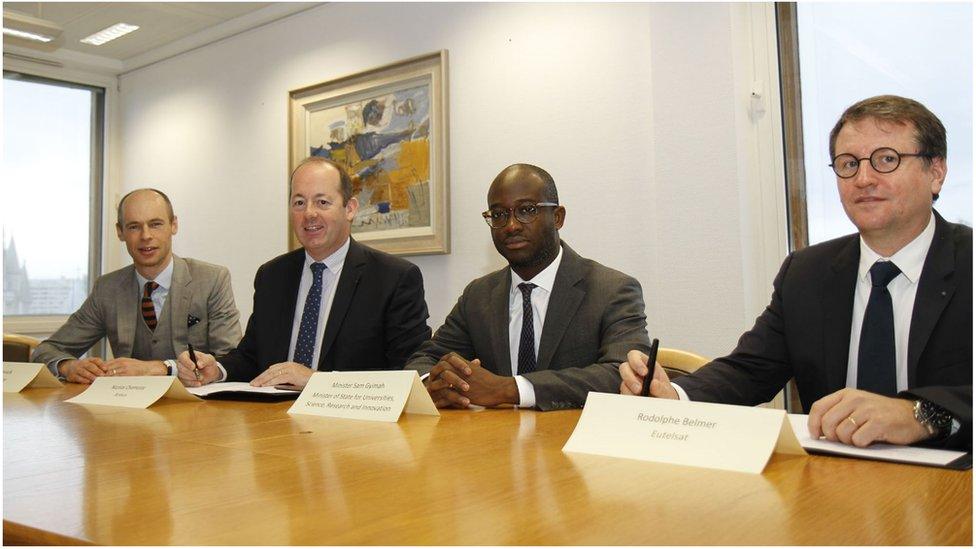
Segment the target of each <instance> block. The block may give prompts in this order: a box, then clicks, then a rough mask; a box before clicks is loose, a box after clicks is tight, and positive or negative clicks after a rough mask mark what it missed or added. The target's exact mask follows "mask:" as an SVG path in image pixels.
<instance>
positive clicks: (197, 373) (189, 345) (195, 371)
mask: <svg viewBox="0 0 976 549" xmlns="http://www.w3.org/2000/svg"><path fill="white" fill-rule="evenodd" d="M654 341H657V340H656V339H655V340H654ZM186 350H187V351H189V352H190V360H192V361H193V375H194V376H196V378H197V381H203V376H202V375H200V368H198V367H197V354H196V353H194V352H193V344H192V343H187V344H186ZM654 354H655V355H656V354H657V347H655V348H654Z"/></svg>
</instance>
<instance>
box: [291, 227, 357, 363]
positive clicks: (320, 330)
mask: <svg viewBox="0 0 976 549" xmlns="http://www.w3.org/2000/svg"><path fill="white" fill-rule="evenodd" d="M348 252H349V239H348V238H347V239H346V243H345V244H343V245H342V247H341V248H339V249H338V250H336V251H335V252H333V254H332V255H330V256H329V257H327V258H325V259H323V260H322V261H318V262H316V261H315V260H314V259H312V256H310V255H308V252H306V253H305V266H304V267H303V268H302V280H301V282H299V284H298V301H297V302H296V303H295V314H294V316H293V318H292V323H291V343H290V344H289V345H288V360H295V342H296V341H298V330H299V327H300V326H301V324H302V314H303V313H304V312H305V298H307V297H308V292H309V290H311V289H312V269H311V265H312V263H322V264H324V265H325V267H326V268H325V270H323V271H322V297H321V299H320V300H319V321H318V323H317V324H316V325H315V351H314V352H313V353H312V364H311V368H312V369H313V370H316V369H318V364H319V358H320V357H321V356H322V338H323V337H324V336H325V324H326V322H328V320H329V311H331V310H332V300H333V299H335V290H336V286H337V285H338V284H336V283H337V282H338V281H339V275H340V274H342V266H343V265H344V264H345V262H346V253H348Z"/></svg>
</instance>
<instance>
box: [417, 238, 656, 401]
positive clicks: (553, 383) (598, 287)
mask: <svg viewBox="0 0 976 549" xmlns="http://www.w3.org/2000/svg"><path fill="white" fill-rule="evenodd" d="M561 245H562V247H563V258H562V262H561V263H560V265H559V270H558V271H557V272H556V280H555V283H554V284H553V290H552V296H550V298H549V308H548V310H547V311H546V318H545V322H544V324H543V327H542V337H541V338H540V341H539V352H538V359H537V366H536V368H537V371H535V372H530V373H527V374H523V375H524V376H525V378H526V379H528V380H529V381H530V382H531V383H532V385H533V387H534V388H535V395H536V408H538V409H539V410H558V409H564V408H580V407H582V406H583V403H584V402H585V401H586V394H587V393H588V392H589V391H598V392H605V393H617V392H619V390H620V371H619V369H618V367H619V365H620V363H621V362H623V361H625V360H626V359H627V351H629V350H630V349H639V350H641V351H643V352H645V353H646V352H647V351H648V350H649V349H650V344H649V341H648V337H647V322H646V317H645V316H644V298H643V294H642V292H641V287H640V283H638V282H637V280H635V279H634V278H632V277H630V276H627V275H625V274H623V273H621V272H619V271H615V270H613V269H610V268H607V267H604V266H603V265H600V264H599V263H597V262H595V261H592V260H589V259H585V258H582V257H580V256H579V255H578V254H577V253H576V252H574V251H573V250H572V249H571V248H570V247H569V246H567V245H566V244H565V243H562V244H561ZM511 284H512V276H511V271H510V270H509V268H508V267H506V268H504V269H501V270H499V271H496V272H494V273H491V274H489V275H486V276H483V277H481V278H479V279H477V280H475V281H473V282H471V283H470V284H468V286H467V288H465V289H464V292H463V293H462V294H461V297H460V298H459V299H458V302H457V304H456V305H455V306H454V309H453V310H452V311H451V313H450V314H449V315H448V316H447V319H446V320H445V321H444V325H443V326H441V327H440V329H438V330H437V332H435V333H434V335H433V337H432V338H431V340H430V341H427V342H425V343H424V344H423V345H421V346H420V349H418V350H417V352H416V353H414V355H413V356H412V357H410V360H409V361H407V366H406V367H407V368H408V369H414V370H418V371H419V372H420V373H421V374H425V373H427V372H429V371H430V369H431V368H432V367H433V366H434V364H436V363H437V361H438V360H439V359H440V357H442V356H443V355H445V354H447V353H448V352H451V351H454V352H456V353H458V354H459V355H461V356H463V357H464V358H466V359H468V360H473V359H475V358H480V359H481V364H482V366H484V367H485V368H486V369H488V370H490V371H491V372H493V373H495V374H498V375H502V376H510V375H512V360H511V354H510V353H509V337H508V324H509V319H508V300H509V288H510V287H511Z"/></svg>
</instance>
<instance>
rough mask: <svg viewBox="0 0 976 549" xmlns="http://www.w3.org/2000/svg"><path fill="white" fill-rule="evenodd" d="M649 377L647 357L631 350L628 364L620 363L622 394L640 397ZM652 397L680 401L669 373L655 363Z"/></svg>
mask: <svg viewBox="0 0 976 549" xmlns="http://www.w3.org/2000/svg"><path fill="white" fill-rule="evenodd" d="M646 376H647V355H645V354H644V353H642V352H640V351H637V350H631V351H630V352H629V353H627V362H621V363H620V378H621V379H622V380H623V381H622V382H621V383H620V394H622V395H639V394H640V392H641V388H642V386H643V384H644V378H645V377H646ZM651 396H652V397H656V398H669V399H672V400H677V399H678V391H676V390H675V389H674V387H672V386H671V381H670V380H669V379H668V374H667V372H665V371H664V368H662V367H661V364H660V363H658V362H655V363H654V377H653V378H652V379H651Z"/></svg>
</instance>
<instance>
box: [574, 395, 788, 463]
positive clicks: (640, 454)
mask: <svg viewBox="0 0 976 549" xmlns="http://www.w3.org/2000/svg"><path fill="white" fill-rule="evenodd" d="M563 451H564V452H579V453H583V454H597V455H602V456H612V457H622V458H630V459H640V460H644V461H658V462H662V463H673V464H676V465H691V466H693V467H707V468H710V469H725V470H728V471H742V472H746V473H761V472H762V470H763V468H764V467H766V463H767V462H768V461H769V457H770V456H771V455H772V453H773V451H776V452H780V453H786V454H806V452H805V451H804V450H803V447H801V446H800V443H799V441H798V440H797V438H796V435H795V434H794V433H793V429H792V427H790V422H789V421H788V420H787V416H786V411H785V410H773V409H771V408H754V407H750V406H731V405H728V404H711V403H706V402H687V401H678V400H667V399H660V398H647V397H638V396H630V395H612V394H606V393H590V394H589V395H588V396H587V398H586V405H585V406H584V407H583V414H582V415H581V416H580V419H579V422H578V423H577V424H576V429H575V430H574V431H573V434H572V435H571V436H570V437H569V440H568V441H567V442H566V445H565V446H563Z"/></svg>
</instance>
